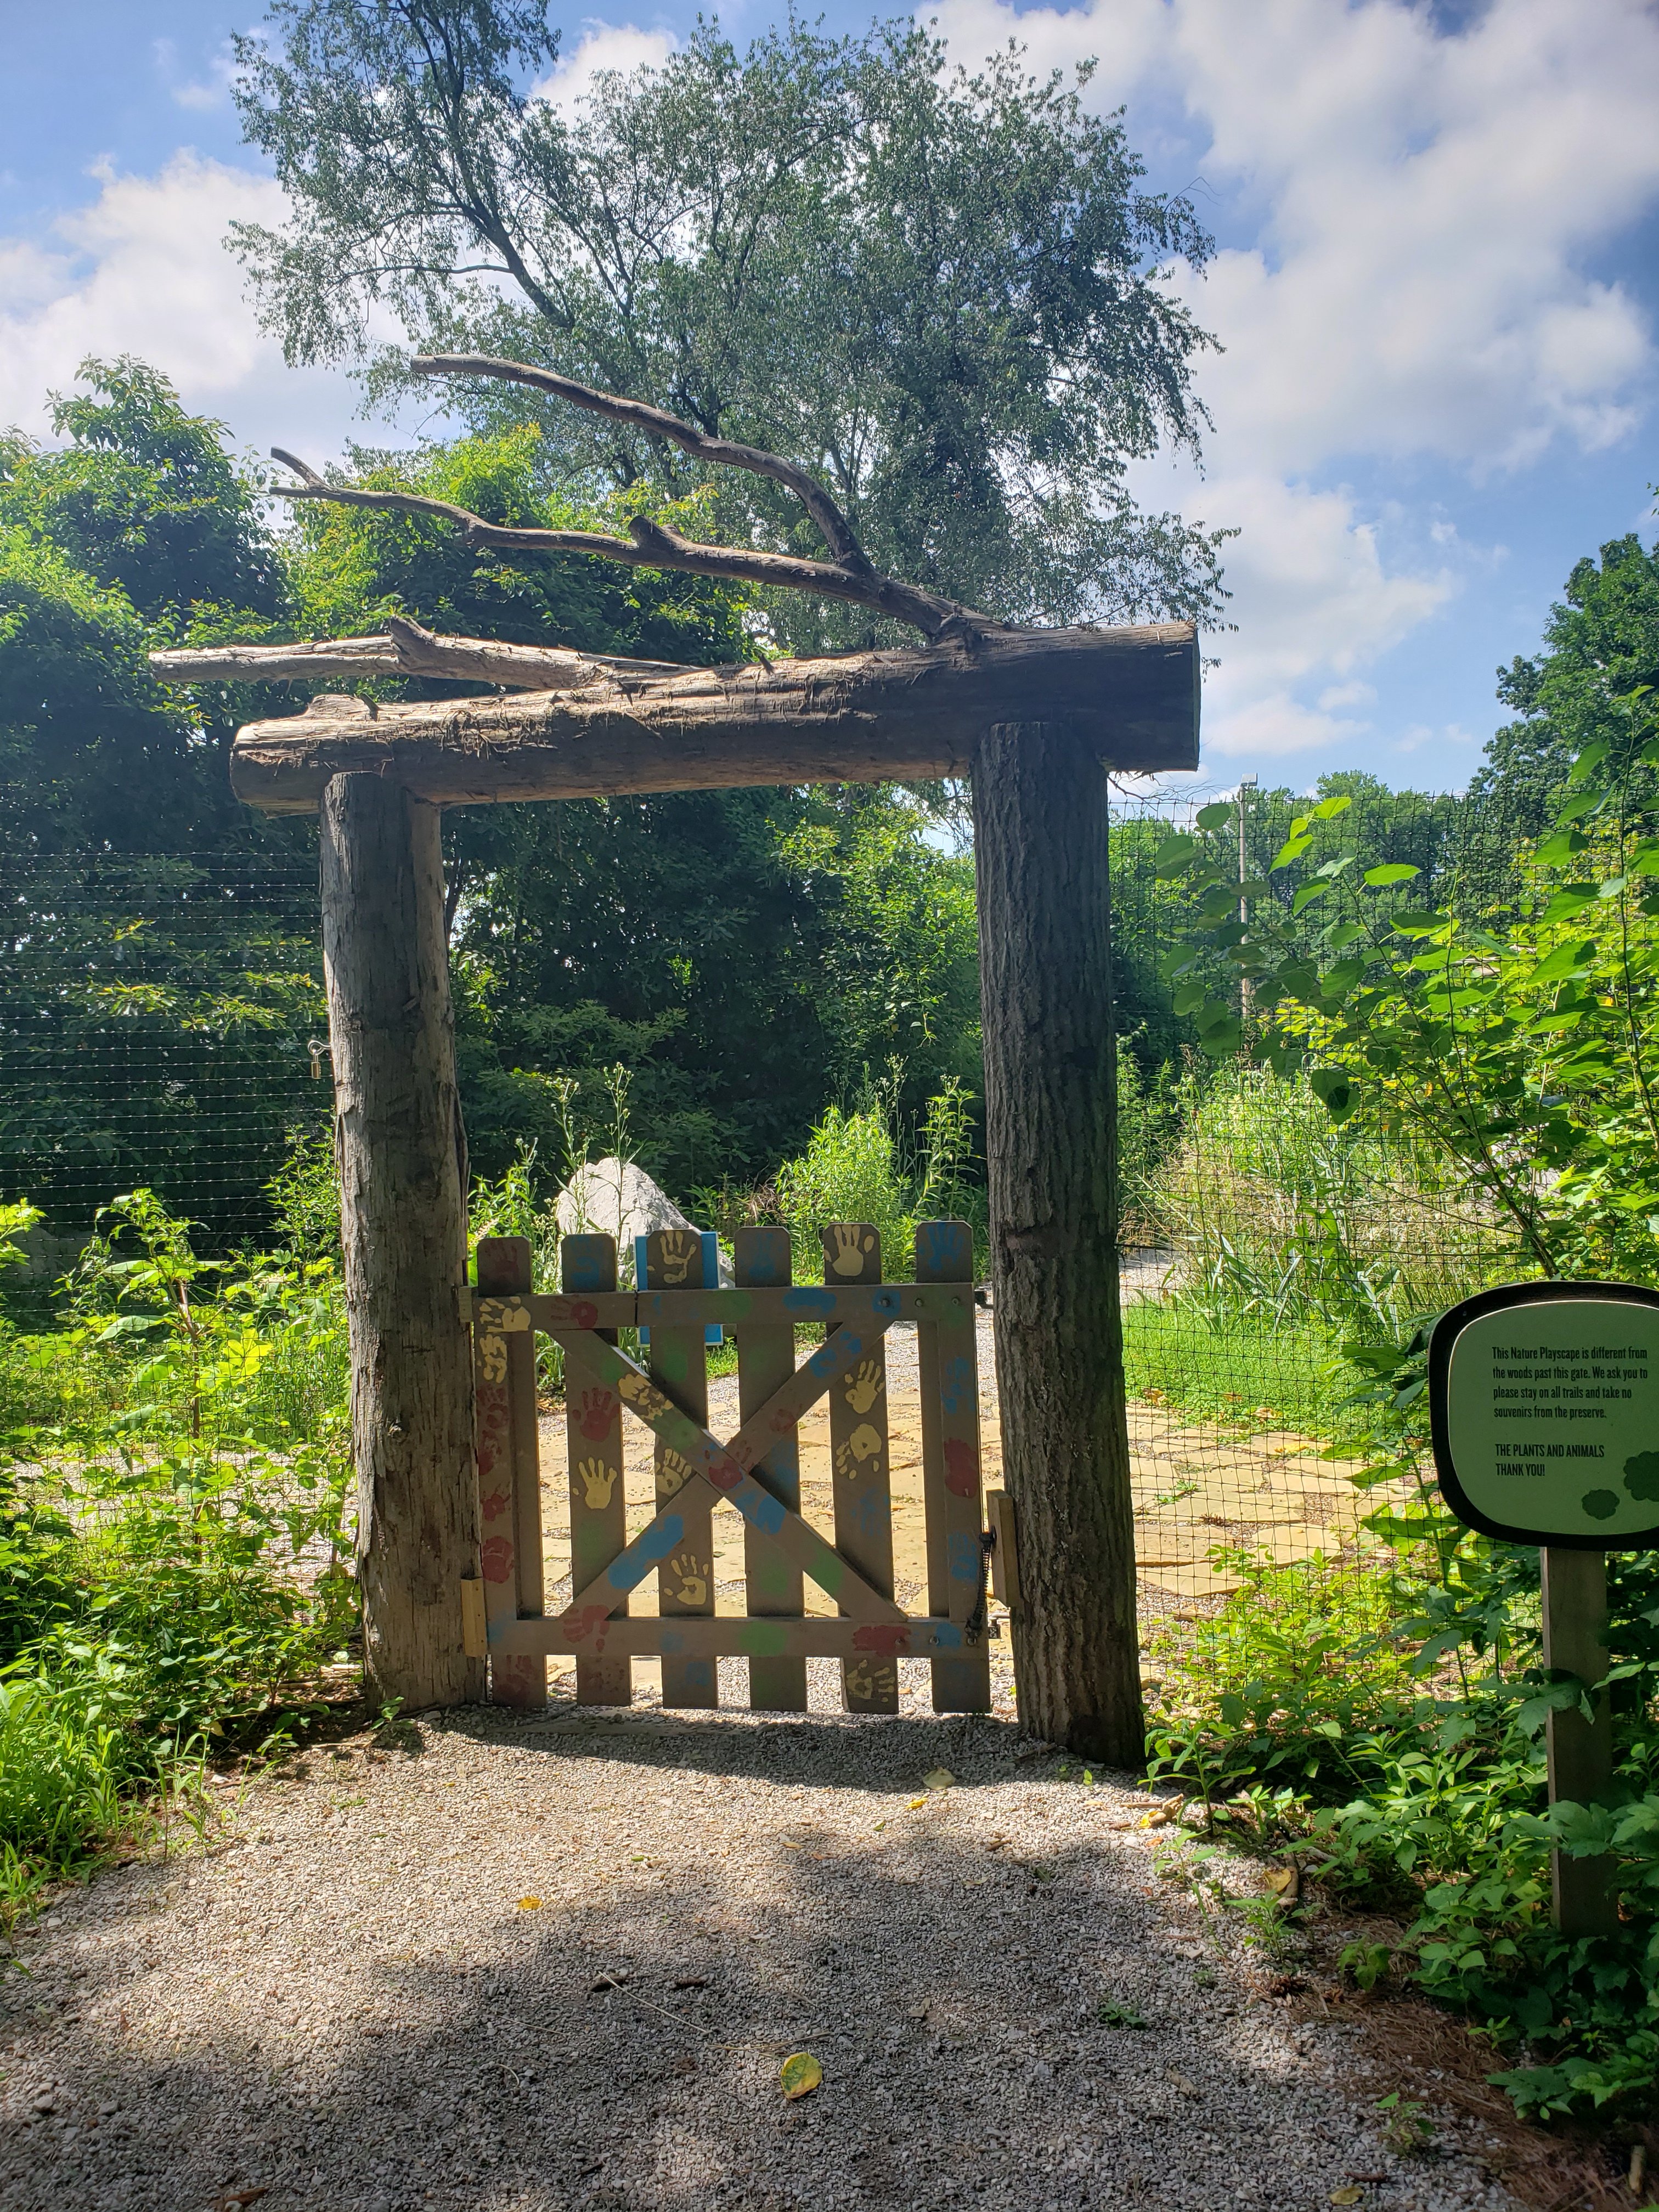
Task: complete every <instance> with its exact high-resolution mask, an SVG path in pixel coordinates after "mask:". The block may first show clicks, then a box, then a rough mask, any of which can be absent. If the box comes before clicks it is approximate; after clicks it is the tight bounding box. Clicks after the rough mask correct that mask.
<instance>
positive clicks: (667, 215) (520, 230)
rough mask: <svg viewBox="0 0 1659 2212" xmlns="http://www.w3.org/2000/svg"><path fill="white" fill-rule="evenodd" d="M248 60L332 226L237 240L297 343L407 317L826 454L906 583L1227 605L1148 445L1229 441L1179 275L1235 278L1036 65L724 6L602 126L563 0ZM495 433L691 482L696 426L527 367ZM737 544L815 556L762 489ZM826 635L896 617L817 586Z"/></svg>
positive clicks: (981, 601) (1177, 609)
mask: <svg viewBox="0 0 1659 2212" xmlns="http://www.w3.org/2000/svg"><path fill="white" fill-rule="evenodd" d="M269 28H270V36H269V38H268V39H259V38H252V37H250V38H245V39H242V40H240V41H239V43H238V49H237V51H238V56H239V59H240V65H241V70H242V76H241V79H240V86H239V90H238V95H237V96H238V100H239V103H240V108H241V112H242V118H243V124H244V128H245V131H246V135H247V136H248V137H249V138H250V140H251V141H252V143H256V144H258V146H260V147H261V148H262V149H264V151H265V152H266V153H267V154H269V155H270V157H271V159H272V161H274V163H275V165H276V173H277V175H278V177H279V179H281V181H282V183H283V186H284V188H285V190H286V191H287V192H288V194H289V199H290V201H291V202H292V204H293V206H294V209H295V215H294V218H293V220H292V222H290V223H289V225H288V227H287V228H284V229H283V230H280V231H273V230H270V229H266V228H260V227H258V226H255V225H241V226H238V227H237V228H236V229H235V230H234V233H233V239H234V244H235V246H236V248H237V250H238V251H239V252H240V253H241V255H242V257H243V258H244V260H245V261H246V264H247V266H248V268H249V270H250V271H251V274H252V279H253V283H254V286H255V289H256V292H257V295H258V300H259V302H260V306H261V311H262V313H263V314H264V318H265V319H266V321H267V323H268V325H270V327H271V328H273V329H274V330H276V331H278V332H280V334H281V337H282V339H283V344H284V346H285V348H286V349H287V352H288V355H289V358H290V359H291V360H295V361H301V360H303V361H320V360H339V359H353V360H356V361H357V362H360V363H363V364H365V365H369V364H371V363H372V368H371V375H372V380H373V384H374V388H375V389H377V390H380V391H382V392H384V391H387V390H390V389H392V388H395V386H396V384H397V381H398V377H399V375H400V374H402V369H401V365H400V356H397V355H395V354H392V355H387V354H386V353H384V352H382V353H380V355H379V356H376V352H375V347H374V336H373V333H374V327H375V322H376V318H377V316H383V315H384V313H385V312H386V310H387V309H390V310H391V311H392V313H393V314H394V315H395V316H396V317H397V318H398V320H399V321H400V322H401V324H402V325H403V327H404V331H405V332H406V333H407V334H408V336H409V337H410V339H411V340H412V341H413V342H415V343H416V345H417V346H419V347H421V348H424V349H437V350H454V349H459V348H469V347H470V348H476V349H483V350H484V351H487V352H491V353H495V354H498V355H501V354H505V355H510V356H513V358H516V359H520V360H524V361H527V362H532V363H533V364H537V365H539V366H543V367H546V368H551V369H554V370H556V371H557V372H559V373H560V374H565V375H568V376H571V377H574V378H576V379H578V380H580V381H582V382H585V383H587V384H590V385H597V386H601V387H603V388H604V389H605V390H608V391H611V392H618V393H620V394H623V396H626V397H629V398H635V399H641V400H645V401H647V402H650V403H651V404H655V405H659V406H661V407H664V408H666V409H667V410H670V411H671V412H672V413H674V414H676V415H678V416H682V417H684V419H686V420H688V421H690V422H693V423H694V424H696V426H697V427H698V428H701V429H702V430H703V431H705V432H707V433H708V434H711V435H721V436H725V437H730V438H735V439H738V440H742V441H746V442H748V443H750V444H752V445H755V446H758V447H763V448H765V449H767V450H768V451H770V452H774V453H780V454H782V455H784V456H785V457H787V459H791V460H793V461H794V462H795V463H797V464H798V465H801V466H804V467H806V468H808V469H810V470H811V471H815V472H817V474H818V475H819V476H820V477H822V479H823V481H824V482H825V483H827V484H828V485H829V488H830V489H831V490H832V491H833V492H834V494H835V495H836V497H837V499H838V500H839V501H840V502H841V504H842V507H843V509H844V510H845V512H846V513H847V514H848V519H849V520H850V521H851V523H852V525H853V527H854V531H855V532H857V535H858V537H859V538H860V542H861V543H862V544H863V545H864V546H865V548H866V551H867V552H868V553H869V554H870V556H871V557H872V560H874V561H875V562H877V564H878V566H879V567H882V568H885V569H887V570H889V571H890V572H891V573H892V574H897V575H901V576H903V577H906V578H908V580H910V581H912V582H914V583H915V584H918V585H921V586H925V587H927V588H928V589H930V590H937V591H939V592H942V593H945V594H946V595H949V596H951V597H954V598H957V599H963V600H965V601H967V602H969V603H970V604H972V605H979V606H982V607H985V608H986V609H987V610H988V611H991V612H994V613H996V614H998V615H1000V616H1002V617H1005V618H1007V619H1012V620H1018V621H1038V622H1068V621H1076V620H1086V619H1094V618H1100V617H1107V618H1116V619H1130V618H1133V617H1138V616H1146V615H1155V614H1166V613H1167V614H1193V615H1197V616H1206V615H1212V614H1213V613H1214V611H1215V610H1216V609H1217V607H1218V605H1219V604H1220V601H1221V599H1222V598H1223V596H1224V594H1223V592H1222V588H1221V583H1220V570H1219V543H1220V539H1219V536H1218V534H1217V533H1214V532H1208V533H1206V532H1205V531H1203V530H1202V529H1201V528H1200V527H1194V526H1189V525H1188V524H1186V523H1185V522H1183V521H1182V520H1180V519H1179V518H1178V517H1175V516H1170V515H1162V516H1148V515H1146V514H1143V513H1141V512H1140V510H1139V508H1138V507H1137V506H1136V505H1135V503H1134V501H1133V499H1132V498H1131V496H1130V495H1129V493H1128V491H1127V487H1126V483H1125V476H1126V471H1127V464H1128V463H1129V462H1130V461H1131V460H1132V459H1136V458H1138V457H1141V456H1144V455H1146V454H1148V453H1152V452H1153V451H1155V450H1156V449H1157V448H1158V447H1159V445H1160V444H1169V445H1172V446H1174V447H1187V448H1190V449H1194V450H1195V449H1196V447H1197V445H1198V441H1199V435H1200V430H1201V428H1203V425H1204V420H1205V418H1204V415H1203V410H1202V408H1201V405H1200V404H1199V403H1198V401H1197V400H1196V398H1194V394H1193V392H1192V388H1191V372H1192V366H1193V362H1194V357H1195V356H1196V355H1197V354H1198V353H1200V351H1201V350H1202V349H1203V348H1205V347H1206V345H1209V344H1210V343H1212V341H1211V340H1210V339H1209V338H1208V337H1206V334H1205V333H1204V332H1203V331H1202V330H1201V329H1200V327H1199V325H1198V324H1197V323H1196V321H1195V320H1194V318H1193V317H1192V316H1191V314H1190V313H1188V310H1187V309H1186V308H1185V307H1183V306H1182V304H1181V302H1180V301H1179V300H1178V299H1177V297H1176V295H1175V293H1174V291H1173V289H1171V287H1170V284H1169V283H1167V282H1166V281H1165V273H1166V270H1167V265H1168V264H1169V263H1170V261H1172V260H1173V259H1174V258H1176V257H1179V258H1182V259H1184V260H1185V261H1186V262H1187V263H1188V264H1189V265H1191V266H1194V267H1197V268H1200V269H1201V268H1202V266H1203V265H1204V263H1205V260H1206V257H1207V255H1208V252H1209V251H1210V241H1209V240H1208V239H1207V238H1206V235H1205V234H1204V232H1203V231H1202V229H1201V228H1200V225H1199V224H1198V222H1197V220H1196V218H1195V216H1194V211H1193V209H1192V207H1191V205H1190V204H1189V203H1188V201H1186V200H1185V199H1182V198H1180V197H1168V196H1163V195H1158V194H1153V193H1149V192H1146V191H1143V190H1142V189H1141V183H1140V180H1141V178H1142V175H1143V171H1142V168H1141V165H1140V163H1139V161H1138V160H1137V159H1136V157H1135V156H1134V155H1133V152H1132V150H1131V149H1130V147H1129V145H1128V142H1127V135H1126V133H1125V131H1124V129H1123V125H1122V123H1121V118H1116V117H1112V118H1104V119H1102V118H1097V117H1096V116H1093V115H1091V113H1090V112H1088V111H1087V109H1086V108H1085V104H1084V102H1083V100H1082V99H1081V97H1080V84H1081V82H1083V81H1086V76H1087V72H1086V71H1085V72H1084V73H1083V76H1082V79H1080V80H1079V84H1073V85H1067V84H1066V82H1064V81H1063V80H1062V79H1061V78H1060V76H1058V75H1055V76H1051V77H1048V78H1037V77H1034V76H1030V74H1029V73H1028V72H1027V71H1026V70H1025V68H1024V63H1023V60H1022V58H1021V56H1020V53H1019V52H1018V49H1017V48H1014V47H1010V48H1009V49H1007V50H1006V51H1005V52H1001V53H1000V54H997V55H994V56H993V57H992V58H990V59H989V60H988V61H987V63H986V64H984V66H983V68H982V70H981V71H980V72H978V73H977V74H975V75H971V76H970V75H969V74H967V73H965V72H963V71H961V70H957V71H956V72H954V73H950V72H948V71H947V70H946V66H945V53H944V50H943V47H942V46H941V45H940V44H939V41H937V40H934V39H933V38H932V37H931V36H929V35H928V34H927V33H924V32H921V31H920V30H918V29H916V28H915V27H914V26H912V25H910V24H908V23H893V24H888V25H878V26H876V27H872V29H871V30H870V31H869V32H867V33H865V34H863V35H861V36H860V37H856V38H844V39H827V38H825V37H824V36H823V35H822V34H821V33H818V32H817V31H815V30H811V29H809V28H808V27H805V26H804V25H803V24H800V23H799V22H796V21H791V22H790V23H789V25H788V26H787V28H785V29H783V30H781V31H777V32H769V33H766V34H765V35H764V36H763V37H762V38H760V39H758V40H756V41H755V42H754V43H753V44H752V45H751V46H750V47H749V49H748V50H747V52H744V53H739V52H738V49H737V48H736V47H735V46H733V45H732V42H731V41H730V40H728V39H727V38H726V37H725V36H724V35H723V34H722V33H721V32H720V30H719V28H718V27H717V26H715V25H712V24H700V25H699V27H698V28H697V30H696V33H694V34H693V36H692V37H691V38H690V40H688V42H687V43H686V45H685V46H684V48H682V49H681V50H680V51H678V52H676V53H675V54H673V55H671V57H670V58H668V60H667V61H665V63H664V64H662V65H661V66H660V67H659V68H647V69H641V70H635V71H634V72H633V73H631V74H629V75H627V76H622V75H618V74H608V75H605V76H601V77H600V78H599V80H598V81H597V82H596V84H595V85H594V87H593V88H592V90H591V92H589V93H588V94H586V96H584V97H583V98H581V99H580V100H577V101H576V102H575V103H574V106H573V107H572V108H570V109H569V110H568V111H567V109H565V108H564V107H562V106H557V105H556V104H555V103H554V102H553V101H552V100H550V98H548V97H547V96H545V95H544V94H542V93H539V92H538V91H537V90H536V89H535V88H534V87H533V85H532V83H531V82H529V80H530V79H531V77H532V76H533V73H534V72H535V70H537V69H538V68H541V67H543V66H544V65H545V64H549V63H550V62H551V61H552V60H553V59H554V58H555V56H556V37H555V34H554V33H552V32H551V31H550V28H549V27H548V25H547V22H546V16H545V10H544V8H543V7H541V6H539V5H536V4H532V0H398V4H397V5H395V6H394V5H392V4H390V0H276V4H275V5H273V7H272V9H271V15H270V26H269ZM453 404H455V406H456V407H457V408H458V409H459V410H460V411H461V412H462V413H463V415H464V416H465V418H466V419H468V420H469V421H471V423H472V424H473V427H474V428H499V427H500V426H501V423H502V422H520V421H525V420H532V421H535V422H538V424H539V425H540V427H541V428H542V431H543V434H544V440H543V445H542V447H541V448H540V452H541V453H542V456H543V457H544V464H545V466H546V467H547V469H548V471H550V477H551V478H552V479H553V480H554V481H556V482H558V483H562V484H563V485H565V486H567V487H570V488H573V489H577V490H579V491H580V492H582V493H585V494H586V495H587V496H588V497H590V498H591V497H594V496H597V495H600V494H602V493H605V492H610V491H615V490H618V489H621V490H629V489H633V488H635V487H636V486H641V487H645V488H647V489H648V490H649V491H650V492H651V493H652V494H653V495H654V496H656V497H659V498H678V497H682V496H684V495H685V494H686V493H687V492H688V491H690V490H691V489H693V488H694V487H695V486H696V485H697V484H698V483H701V482H702V480H703V478H702V471H700V470H699V468H698V466H697V465H696V464H693V463H690V462H688V461H687V460H686V459H685V458H684V456H683V455H680V454H678V453H677V452H676V451H675V450H674V449H673V448H672V447H671V446H669V445H668V444H666V443H665V441H662V440H660V439H657V438H653V437H650V436H647V435H642V434H639V433H635V432H633V431H630V430H628V429H626V428H620V427H619V426H617V425H616V424H607V423H603V422H596V421H594V420H592V418H589V417H584V416H576V415H574V413H573V411H572V410H569V409H568V408H564V407H561V406H559V405H558V404H556V403H549V402H545V401H542V400H538V398H536V397H535V396H534V395H532V394H529V393H526V392H524V391H523V390H522V389H520V388H516V387H509V388H492V389H491V390H489V391H488V392H482V393H481V392H477V391H476V390H475V389H471V388H459V387H458V388H457V389H456V391H455V394H454V400H453ZM712 495H713V497H714V500H715V501H716V502H717V506H718V511H719V514H720V520H721V522H722V524H723V528H724V533H725V534H726V536H727V538H729V539H730V541H731V542H732V543H736V544H756V545H759V546H764V547H769V548H772V549H775V550H782V551H795V552H801V553H811V552H813V551H816V550H817V547H816V544H813V543H810V542H809V541H810V539H811V530H810V526H808V525H807V524H806V522H805V519H804V518H803V517H802V516H801V515H800V513H799V510H798V509H797V507H796V506H795V504H794V502H793V500H792V499H790V497H789V496H788V495H787V493H786V492H784V491H783V490H781V489H780V488H779V487H777V486H775V485H770V484H769V483H766V482H765V481H764V480H763V479H759V478H750V477H744V478H742V479H740V480H737V481H733V480H732V477H731V473H730V472H725V473H724V474H723V476H722V478H721V480H720V482H719V483H717V484H716V485H714V487H713V492H712ZM766 613H767V616H768V617H769V623H770V625H771V629H772V631H773V633H774V634H775V635H776V636H777V637H778V638H779V640H780V641H783V642H786V643H788V644H790V645H792V646H794V647H811V646H813V645H822V644H824V643H851V642H859V641H867V640H869V639H870V638H871V637H872V635H875V634H877V632H878V630H879V629H880V625H879V623H872V618H871V617H869V616H868V615H867V614H866V613H863V612H861V611H854V610H842V611H829V610H826V609H825V608H824V607H823V605H821V604H820V603H818V602H816V601H814V602H809V603H799V602H796V601H793V599H790V598H789V597H788V596H787V595H785V594H776V595H773V596H772V597H770V598H769V599H768V601H767V605H766Z"/></svg>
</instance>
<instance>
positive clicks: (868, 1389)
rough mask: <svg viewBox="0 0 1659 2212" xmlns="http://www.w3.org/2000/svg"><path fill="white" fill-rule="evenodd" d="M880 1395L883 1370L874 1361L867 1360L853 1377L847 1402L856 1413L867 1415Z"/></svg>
mask: <svg viewBox="0 0 1659 2212" xmlns="http://www.w3.org/2000/svg"><path fill="white" fill-rule="evenodd" d="M880 1395H881V1370H880V1368H879V1367H878V1366H877V1364H876V1363H875V1361H874V1360H873V1359H866V1361H865V1363H864V1364H863V1365H862V1366H861V1367H860V1369H859V1370H858V1373H857V1374H856V1375H855V1376H854V1377H853V1382H852V1387H851V1388H850V1389H848V1393H847V1402H848V1405H849V1406H850V1407H852V1408H853V1411H854V1413H868V1412H869V1410H870V1408H871V1407H872V1406H873V1405H874V1404H875V1402H876V1401H877V1399H878V1398H879V1397H880Z"/></svg>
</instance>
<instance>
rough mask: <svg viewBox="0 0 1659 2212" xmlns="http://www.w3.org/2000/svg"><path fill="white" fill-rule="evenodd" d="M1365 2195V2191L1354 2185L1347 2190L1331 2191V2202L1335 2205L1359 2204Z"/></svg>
mask: <svg viewBox="0 0 1659 2212" xmlns="http://www.w3.org/2000/svg"><path fill="white" fill-rule="evenodd" d="M1364 2194H1365V2192H1364V2190H1363V2189H1358V2188H1355V2187H1353V2186H1352V2185H1350V2186H1349V2187H1348V2188H1346V2189H1334V2190H1332V2191H1331V2202H1332V2203H1333V2204H1358V2202H1359V2200H1360V2199H1361V2197H1364Z"/></svg>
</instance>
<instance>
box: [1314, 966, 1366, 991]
mask: <svg viewBox="0 0 1659 2212" xmlns="http://www.w3.org/2000/svg"><path fill="white" fill-rule="evenodd" d="M1364 972H1365V963H1364V961H1363V960H1339V961H1338V962H1337V963H1336V965H1335V967H1334V968H1328V969H1326V970H1325V972H1324V974H1323V975H1322V976H1321V977H1320V979H1319V987H1320V989H1321V991H1322V993H1323V994H1324V996H1325V997H1326V998H1328V999H1346V997H1347V995H1348V994H1349V992H1350V991H1352V988H1353V987H1354V985H1355V984H1356V983H1357V982H1358V981H1359V979H1360V977H1361V976H1362V975H1364Z"/></svg>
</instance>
